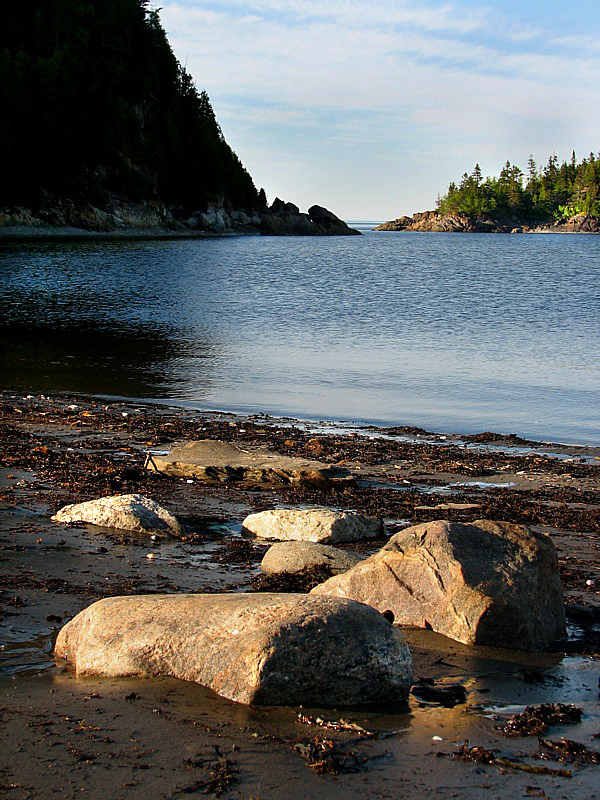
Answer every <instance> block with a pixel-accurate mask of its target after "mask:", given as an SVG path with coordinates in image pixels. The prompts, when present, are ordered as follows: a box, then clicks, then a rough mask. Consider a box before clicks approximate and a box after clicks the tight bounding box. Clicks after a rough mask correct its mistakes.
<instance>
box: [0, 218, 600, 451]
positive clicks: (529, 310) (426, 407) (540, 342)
mask: <svg viewBox="0 0 600 800" xmlns="http://www.w3.org/2000/svg"><path fill="white" fill-rule="evenodd" d="M361 227H362V228H363V230H366V231H367V232H366V233H365V235H364V236H362V237H331V238H318V237H284V238H278V237H242V236H240V237H228V238H214V239H203V240H198V239H196V240H177V241H147V242H144V241H130V242H117V241H104V242H102V241H85V242H70V243H69V242H60V243H51V244H48V243H41V242H40V243H32V244H11V245H7V244H4V245H2V249H1V250H0V326H1V335H2V340H3V348H2V356H1V358H2V360H1V368H2V385H3V386H4V387H6V388H10V387H19V388H20V389H22V390H27V391H31V392H44V391H47V392H51V391H73V392H86V393H94V394H103V395H115V396H125V397H138V398H156V399H169V400H172V401H174V402H181V403H185V404H190V405H192V406H197V407H202V408H204V407H206V408H221V409H226V410H233V411H243V412H244V411H262V412H266V413H270V414H276V415H278V414H288V415H293V416H301V417H305V418H312V419H351V420H356V421H368V422H375V423H383V424H387V423H389V424H403V423H405V424H416V425H422V426H424V427H426V428H429V429H434V430H445V431H457V432H464V433H469V432H475V431H481V430H489V429H492V430H497V431H503V432H507V433H517V434H519V435H521V436H527V437H532V438H537V439H553V440H559V441H567V442H581V443H596V444H598V443H600V430H599V425H598V408H599V407H600V403H599V399H600V371H599V369H598V353H599V352H600V328H599V324H598V319H599V311H600V237H593V236H566V235H554V236H548V235H547V236H543V235H538V236H501V235H496V236H494V235H483V234H482V235H478V234H469V235H451V234H418V233H402V234H394V233H372V232H368V227H370V226H368V225H364V226H361Z"/></svg>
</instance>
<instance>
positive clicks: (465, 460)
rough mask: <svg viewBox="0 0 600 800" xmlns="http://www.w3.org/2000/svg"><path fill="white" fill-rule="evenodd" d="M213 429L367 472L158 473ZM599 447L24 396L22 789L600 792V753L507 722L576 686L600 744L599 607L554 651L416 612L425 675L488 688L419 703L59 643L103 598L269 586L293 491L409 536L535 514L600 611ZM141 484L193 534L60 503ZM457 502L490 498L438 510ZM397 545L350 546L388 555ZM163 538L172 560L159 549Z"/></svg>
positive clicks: (7, 592)
mask: <svg viewBox="0 0 600 800" xmlns="http://www.w3.org/2000/svg"><path fill="white" fill-rule="evenodd" d="M194 438H218V439H221V440H224V441H231V440H235V441H237V442H247V443H248V444H260V445H263V446H268V447H269V448H270V449H273V450H276V451H277V452H280V453H282V454H285V455H297V456H302V457H305V458H312V459H318V460H320V461H324V462H327V463H336V464H342V465H343V466H346V467H347V468H348V469H350V470H351V471H352V472H353V473H354V474H356V475H357V477H358V478H359V483H358V486H357V487H355V488H346V489H344V490H343V491H340V490H338V491H326V492H325V491H317V490H313V489H307V488H299V487H294V488H291V487H282V488H278V489H276V490H274V489H268V488H262V487H261V488H253V489H248V488H243V487H240V486H239V485H236V484H233V483H223V484H216V485H210V484H207V483H202V482H200V481H197V480H195V481H193V482H188V481H187V480H186V479H182V478H169V477H167V476H164V475H161V474H157V473H153V472H150V471H148V470H146V469H144V463H145V460H146V453H147V451H148V450H153V449H156V450H160V449H163V448H167V447H168V446H169V444H170V443H173V442H175V441H181V440H185V439H194ZM599 456H600V451H599V450H598V449H597V448H596V449H593V448H574V447H562V446H549V445H538V444H536V443H531V442H523V441H521V440H517V439H514V438H512V439H511V438H509V439H503V438H502V437H498V436H495V435H492V434H485V435H481V436H475V437H459V436H452V435H447V434H446V435H440V434H434V433H428V432H426V431H422V430H420V429H415V428H402V429H381V430H378V429H362V430H360V431H358V430H352V429H336V428H333V427H328V426H326V425H316V424H308V423H299V422H295V421H293V420H274V419H271V418H268V417H263V416H260V417H246V418H240V417H235V416H233V415H230V414H217V413H214V414H207V413H201V412H195V411H188V410H181V409H173V408H169V407H167V406H156V405H155V406H153V405H144V404H129V403H118V402H105V401H99V400H94V399H91V398H84V397H63V396H61V397H53V398H40V397H29V398H24V397H22V396H18V395H9V394H5V395H4V397H3V405H2V416H1V417H0V588H1V589H2V593H1V595H0V639H1V640H2V649H1V650H0V715H1V716H0V719H1V723H2V725H1V733H0V752H1V753H2V755H1V756H0V794H3V795H4V794H5V795H6V796H7V797H10V798H12V797H14V798H26V797H31V798H45V797H52V796H54V795H55V794H61V795H62V796H64V797H66V798H70V797H76V796H77V797H81V796H88V797H103V798H104V797H106V798H121V797H132V798H137V797H148V796H151V797H183V796H185V795H187V794H209V795H210V794H212V795H218V796H223V797H232V798H233V797H244V798H250V797H254V798H260V797H264V798H267V797H269V798H271V797H273V798H278V797H283V796H286V797H287V798H290V797H291V798H304V797H309V796H313V795H318V794H325V795H326V796H327V797H333V798H335V797H338V796H339V797H382V798H383V797H396V796H398V794H399V793H400V792H402V793H404V794H406V795H407V796H409V797H410V796H417V795H420V794H422V793H423V792H427V791H429V792H435V794H436V796H438V797H469V798H470V797H472V798H476V797H482V796H486V797H506V796H511V797H513V796H515V797H521V796H524V797H528V796H535V797H551V798H560V797H570V798H577V797H582V798H583V797H586V798H590V797H594V796H596V795H600V791H599V790H597V788H596V787H597V786H598V767H597V766H587V767H584V766H581V765H577V764H563V763H558V762H549V761H543V760H538V759H535V758H534V757H533V755H534V754H535V752H536V751H537V750H538V749H539V744H538V740H537V738H536V737H535V736H529V737H526V738H517V739H509V738H505V737H504V736H502V734H501V733H500V732H499V731H498V730H497V726H498V725H499V724H500V723H501V720H502V718H504V717H506V716H507V715H509V714H510V713H512V712H514V711H520V710H522V709H523V707H524V706H525V705H528V704H535V703H542V702H561V703H574V704H575V705H577V706H578V707H581V708H583V710H584V716H583V721H582V722H581V723H579V724H577V725H570V726H561V727H553V728H551V729H550V731H549V732H548V734H547V736H548V737H549V738H551V739H553V740H559V739H560V737H561V736H564V737H566V738H569V739H574V740H576V741H579V742H582V743H584V744H586V745H587V746H588V747H591V748H593V749H595V750H600V739H598V738H594V736H595V735H596V734H600V713H599V706H598V699H599V698H598V678H599V675H600V668H599V661H598V652H599V647H598V645H599V641H600V634H599V632H598V624H597V622H596V623H594V624H592V623H582V622H581V620H577V619H575V616H576V615H577V613H579V615H580V616H581V615H582V614H583V616H586V614H585V608H584V611H583V612H582V611H581V609H579V612H577V609H573V610H572V616H571V625H570V634H571V638H572V641H571V642H570V643H569V644H568V645H567V646H566V647H564V648H562V649H559V650H557V651H556V652H553V653H547V654H527V653H519V652H513V651H508V650H494V649H490V648H472V647H466V646H464V645H460V644H457V643H455V642H452V641H450V640H448V639H445V638H444V637H442V636H439V635H437V634H434V633H432V632H429V631H421V630H415V629H409V630H406V631H405V634H406V638H407V640H408V642H409V644H410V647H411V651H412V653H413V658H414V661H415V676H416V678H432V679H435V681H436V684H439V685H441V686H444V685H448V684H455V683H459V684H462V685H463V686H465V687H466V689H467V699H466V703H460V704H458V705H456V706H455V707H453V708H446V707H443V706H441V705H439V703H433V702H429V703H428V702H423V701H420V700H419V699H418V698H417V697H416V696H415V695H412V696H411V700H410V709H409V710H408V711H407V710H404V709H389V710H387V709H386V710H384V711H378V712H364V711H362V712H353V713H348V712H347V711H343V712H337V711H336V710H335V709H328V710H327V711H324V710H318V709H289V708H282V709H259V708H246V707H244V706H240V705H236V704H234V703H231V702H229V701H227V700H224V699H222V698H219V697H217V696H216V695H214V694H213V693H212V692H210V691H209V690H206V689H204V688H203V687H199V686H195V685H190V684H186V683H183V682H179V681H174V680H145V681H140V680H137V679H135V680H130V679H120V680H98V679H94V680H92V679H86V680H81V679H75V678H74V677H73V675H72V674H71V673H70V672H69V671H68V670H66V669H65V668H63V667H56V666H55V665H54V662H53V659H52V646H53V642H54V638H55V636H56V632H57V630H58V629H59V628H60V626H61V625H62V624H64V623H65V622H66V621H67V620H69V619H70V618H71V617H72V616H74V615H75V614H76V613H77V612H78V611H80V610H81V609H82V608H84V607H86V606H87V605H88V604H89V603H91V602H93V601H94V600H96V599H98V598H100V597H105V596H109V595H120V594H136V593H145V592H157V591H158V592H175V591H182V592H190V591H193V592H207V591H224V590H227V591H250V590H252V589H253V588H254V585H255V579H256V576H257V575H258V574H259V566H258V565H259V563H260V559H261V558H262V555H263V553H264V552H265V549H266V547H265V546H262V545H260V544H258V543H256V542H254V541H248V540H245V539H242V538H241V536H240V523H241V520H242V519H243V517H244V516H245V515H246V514H247V513H249V512H251V511H253V510H262V509H266V508H273V507H282V506H283V507H286V506H291V507H297V506H300V507H306V506H310V505H312V504H318V505H325V506H329V507H332V508H348V509H356V510H360V511H366V512H368V513H372V514H375V515H377V516H381V517H383V518H384V519H385V520H386V526H387V532H388V534H389V533H393V532H395V531H396V530H399V529H400V528H401V527H403V526H405V525H406V524H408V523H415V522H422V521H426V520H430V519H440V518H450V519H457V520H461V521H467V520H473V519H478V518H481V517H488V518H492V519H506V520H510V521H514V522H521V523H525V524H528V525H531V526H533V527H534V528H535V529H536V530H541V531H544V532H546V533H549V534H550V535H551V536H552V538H553V540H554V541H555V543H556V546H557V548H558V552H559V557H560V567H561V575H562V579H563V584H564V588H565V599H566V602H567V603H569V604H572V603H578V604H580V605H583V606H584V607H586V608H587V609H588V612H587V616H588V617H590V616H591V617H593V615H594V613H596V614H597V613H598V612H597V611H596V612H594V609H600V481H599V475H600V473H599V466H600V461H599V460H598V457H599ZM124 492H140V493H143V494H147V495H148V496H150V497H153V498H155V499H157V500H159V501H160V502H162V503H163V504H164V505H165V506H166V507H167V508H168V509H169V510H170V511H172V512H173V513H175V514H176V515H178V516H179V518H180V519H181V520H182V522H183V524H184V527H185V530H186V534H187V535H186V537H185V539H184V540H183V541H176V540H173V541H168V542H163V543H162V544H154V543H152V542H150V541H148V539H147V538H142V537H138V536H135V535H131V534H123V533H118V532H115V531H110V530H107V529H100V528H94V527H92V526H85V525H82V526H65V525H58V524H55V523H53V522H51V521H50V515H51V514H52V513H54V511H55V510H57V509H58V508H60V507H61V506H63V505H64V504H66V503H70V502H79V501H82V500H87V499H92V498H94V497H98V496H101V495H106V494H113V493H124ZM448 504H458V505H460V504H466V505H468V506H471V507H469V508H456V507H450V508H448V507H446V508H436V506H440V505H442V506H447V505H448ZM473 506H474V507H473ZM382 544H383V540H382V541H381V542H375V543H372V542H369V543H366V544H356V545H349V546H348V549H361V550H365V551H366V552H371V551H373V550H374V549H377V548H378V547H379V546H381V545H382ZM150 552H152V553H153V554H154V556H155V558H153V559H148V558H147V557H146V556H147V554H148V553H150ZM253 581H254V584H253ZM597 618H598V617H597V616H596V619H597ZM566 651H568V652H566ZM299 713H301V714H302V715H304V716H305V717H308V718H313V719H314V718H317V717H319V718H321V719H322V720H326V721H329V722H336V721H339V720H340V719H344V720H351V721H353V722H355V723H358V724H359V725H360V726H361V728H363V729H364V731H363V732H357V731H356V730H349V731H344V730H336V729H335V728H331V727H325V726H323V725H317V724H309V723H307V722H306V721H301V720H299V717H298V714H299ZM338 727H339V726H338ZM365 731H367V732H369V733H370V734H372V733H376V732H379V733H380V735H379V736H372V735H368V736H367V734H366V733H365ZM381 734H385V735H381ZM387 734H391V735H387ZM433 737H439V738H433ZM316 738H318V739H319V741H321V742H323V741H324V742H332V743H333V744H332V745H326V746H327V747H333V748H334V749H333V752H334V753H338V751H339V753H340V754H341V755H340V757H339V758H338V759H337V761H336V762H335V763H336V764H337V767H338V768H339V774H337V775H334V774H319V773H318V772H317V771H316V769H315V768H314V767H310V766H309V765H308V763H307V761H306V758H305V756H306V752H307V751H306V747H308V746H309V745H310V744H311V743H314V742H315V739H316ZM465 740H468V741H469V744H470V745H471V746H473V745H481V746H484V747H486V748H489V749H497V750H498V753H497V755H498V756H499V757H509V758H513V759H518V760H519V763H520V764H521V765H522V766H523V765H525V768H526V769H527V768H528V767H532V766H533V767H537V768H539V767H542V768H544V767H545V768H548V769H550V770H565V769H566V770H569V771H570V772H571V777H564V776H562V775H559V774H539V773H538V772H529V771H522V770H520V769H518V768H506V767H503V768H499V767H498V766H495V765H488V764H481V763H473V762H465V761H462V760H459V759H455V758H454V757H453V754H455V753H456V751H457V748H458V747H459V746H460V745H462V744H463V743H464V741H465ZM298 745H300V748H299V749H300V752H299V750H298ZM302 746H304V749H303V747H302ZM594 793H596V794H594Z"/></svg>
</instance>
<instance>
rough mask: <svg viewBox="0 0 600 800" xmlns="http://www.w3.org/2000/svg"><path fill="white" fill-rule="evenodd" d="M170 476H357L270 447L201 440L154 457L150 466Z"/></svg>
mask: <svg viewBox="0 0 600 800" xmlns="http://www.w3.org/2000/svg"><path fill="white" fill-rule="evenodd" d="M155 468H156V469H158V470H159V471H160V472H164V473H166V474H167V475H177V476H181V477H192V478H202V479H203V480H207V481H220V482H230V481H241V482H243V483H250V484H257V483H259V484H270V485H282V484H283V485H307V486H315V487H321V488H328V487H331V486H343V485H347V484H349V483H353V482H354V479H353V477H352V475H351V474H350V472H349V471H348V470H347V469H344V468H342V467H335V466H332V465H331V464H323V463H321V462H320V461H310V460H308V459H305V458H293V457H290V456H282V455H279V454H278V453H272V452H269V451H268V450H259V449H257V448H250V447H248V445H246V444H245V443H244V444H240V445H237V444H236V443H235V442H219V441H217V440H213V439H200V440H198V441H194V442H186V443H184V444H181V445H178V446H176V447H174V448H173V449H172V450H171V452H170V453H169V454H168V455H166V456H153V458H152V460H151V461H150V462H149V463H148V469H155Z"/></svg>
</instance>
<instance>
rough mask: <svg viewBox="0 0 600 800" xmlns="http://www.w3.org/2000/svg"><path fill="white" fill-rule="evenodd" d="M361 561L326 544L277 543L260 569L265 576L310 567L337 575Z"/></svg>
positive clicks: (267, 553) (358, 557)
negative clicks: (320, 568)
mask: <svg viewBox="0 0 600 800" xmlns="http://www.w3.org/2000/svg"><path fill="white" fill-rule="evenodd" d="M363 560H364V556H360V555H357V554H356V553H348V552H347V551H346V550H340V548H339V547H330V546H329V545H327V544H317V543H316V542H277V544H274V545H272V546H271V547H269V549H268V550H267V552H266V553H265V555H264V557H263V560H262V561H261V564H260V568H261V570H262V571H263V572H264V573H265V574H266V575H276V574H278V573H280V572H291V573H295V572H302V570H303V569H311V568H312V567H329V569H330V570H331V572H332V574H333V575H338V574H339V573H341V572H346V570H349V569H350V568H351V567H353V566H355V565H356V564H358V563H359V561H363Z"/></svg>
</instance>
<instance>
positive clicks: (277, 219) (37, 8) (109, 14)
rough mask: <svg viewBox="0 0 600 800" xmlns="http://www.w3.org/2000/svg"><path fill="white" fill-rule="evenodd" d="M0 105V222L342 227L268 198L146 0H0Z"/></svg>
mask: <svg viewBox="0 0 600 800" xmlns="http://www.w3.org/2000/svg"><path fill="white" fill-rule="evenodd" d="M0 108H1V109H2V113H1V115H0V152H1V153H2V162H3V163H2V173H1V174H0V229H1V228H2V227H5V228H6V226H11V225H13V226H14V225H17V226H18V225H26V226H27V225H30V226H31V225H37V224H42V225H51V226H56V227H60V226H75V227H78V228H84V229H90V230H97V231H102V230H113V229H114V228H115V227H139V228H143V227H151V226H153V225H155V226H158V227H165V226H166V227H167V228H168V227H171V228H174V229H175V230H177V229H180V228H181V227H183V228H186V226H189V227H191V228H200V229H202V228H207V229H209V230H215V229H216V230H223V229H231V228H232V227H234V226H238V227H240V228H242V229H248V231H249V232H253V231H254V232H256V231H257V230H261V231H262V232H267V233H288V232H302V233H345V232H346V230H345V229H346V226H345V225H344V223H341V222H340V221H339V220H337V218H336V217H334V215H332V214H329V216H327V215H326V214H323V211H324V210H323V209H320V207H318V206H315V207H314V208H315V209H317V211H316V212H315V215H312V214H311V213H310V211H309V215H306V214H303V215H300V214H299V211H298V209H297V208H296V207H295V206H293V205H292V204H291V203H283V202H282V201H280V200H276V201H275V203H274V204H273V205H272V206H271V207H270V208H269V207H268V206H267V199H266V196H265V192H264V191H263V190H260V191H259V190H257V188H256V186H255V185H254V182H253V180H252V178H251V176H250V175H249V173H248V172H247V171H246V169H245V168H244V167H243V165H242V163H241V161H240V159H239V158H238V157H237V155H236V154H235V153H234V152H233V150H232V149H231V147H230V146H229V145H228V144H227V142H226V141H225V138H224V136H223V133H222V131H221V128H220V127H219V124H218V122H217V120H216V118H215V114H214V112H213V109H212V106H211V103H210V100H209V98H208V95H207V93H206V92H205V91H203V90H198V89H197V88H196V86H195V84H194V81H193V79H192V77H191V75H190V74H189V73H188V72H187V71H186V69H185V68H184V67H182V66H181V64H179V62H178V61H177V59H176V58H175V56H174V54H173V51H172V50H171V47H170V45H169V42H168V39H167V35H166V33H165V31H164V29H163V27H162V25H161V22H160V18H159V12H158V10H156V9H154V8H152V7H151V6H150V5H149V2H148V0H5V1H4V2H2V3H0ZM338 223H339V225H338ZM347 230H348V232H349V229H347Z"/></svg>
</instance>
